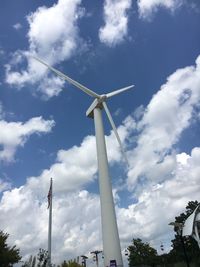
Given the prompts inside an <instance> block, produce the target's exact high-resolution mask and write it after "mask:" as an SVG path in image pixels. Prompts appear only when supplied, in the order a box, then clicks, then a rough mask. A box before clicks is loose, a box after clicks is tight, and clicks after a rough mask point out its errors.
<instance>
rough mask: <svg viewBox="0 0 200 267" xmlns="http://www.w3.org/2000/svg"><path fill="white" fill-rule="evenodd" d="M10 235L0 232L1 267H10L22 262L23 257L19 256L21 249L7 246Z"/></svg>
mask: <svg viewBox="0 0 200 267" xmlns="http://www.w3.org/2000/svg"><path fill="white" fill-rule="evenodd" d="M8 237H9V234H7V233H3V231H0V266H1V267H10V266H13V264H14V263H17V262H19V261H20V259H21V256H20V254H19V249H17V248H16V246H13V247H9V246H8V245H7V239H8Z"/></svg>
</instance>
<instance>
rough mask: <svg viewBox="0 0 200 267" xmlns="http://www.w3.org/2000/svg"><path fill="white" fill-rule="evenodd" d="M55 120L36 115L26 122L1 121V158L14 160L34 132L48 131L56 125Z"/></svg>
mask: <svg viewBox="0 0 200 267" xmlns="http://www.w3.org/2000/svg"><path fill="white" fill-rule="evenodd" d="M54 124H55V123H54V121H53V120H44V119H43V118H42V117H35V118H32V119H30V120H28V121H27V122H25V123H22V122H7V121H5V120H1V121H0V145H1V147H2V149H1V150H0V160H3V161H8V162H9V161H12V160H13V159H14V155H15V152H16V150H17V148H18V147H19V146H23V145H24V143H25V142H26V141H27V139H28V138H29V137H30V136H31V135H32V134H34V133H36V134H40V133H48V132H50V131H51V129H52V127H53V126H54Z"/></svg>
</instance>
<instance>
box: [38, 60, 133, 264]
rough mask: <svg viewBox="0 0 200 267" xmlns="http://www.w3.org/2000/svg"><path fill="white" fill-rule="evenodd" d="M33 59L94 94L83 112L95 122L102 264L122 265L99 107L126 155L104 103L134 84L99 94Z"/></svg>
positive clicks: (84, 90) (88, 92)
mask: <svg viewBox="0 0 200 267" xmlns="http://www.w3.org/2000/svg"><path fill="white" fill-rule="evenodd" d="M34 58H35V59H36V60H37V61H39V62H40V63H42V64H43V65H45V66H46V67H47V68H49V69H50V70H52V71H53V72H54V73H56V74H57V75H58V76H59V77H61V78H62V79H64V80H66V81H68V82H69V83H71V84H73V85H74V86H76V87H77V88H79V89H80V90H82V91H83V92H85V93H86V94H88V95H89V96H91V97H94V98H95V100H94V101H93V102H92V104H91V106H90V107H89V108H88V110H87V112H86V115H87V116H88V117H91V118H94V124H95V134H96V147H97V160H98V170H99V191H100V203H101V223H102V238H103V253H104V265H105V266H115V265H116V266H119V267H122V266H123V261H122V254H121V247H120V240H119V233H118V227H117V221H116V214H115V207H114V201H113V195H112V186H111V180H110V177H109V171H108V159H107V152H106V144H105V136H104V128H103V122H102V114H101V111H102V109H104V110H105V112H106V114H107V116H108V120H109V121H110V124H111V126H112V128H113V131H114V133H115V135H116V138H117V140H118V143H119V146H120V148H121V151H122V153H123V155H124V157H125V160H126V161H127V159H126V156H125V153H124V150H123V147H122V143H121V141H120V138H119V135H118V133H117V129H116V126H115V124H114V121H113V119H112V116H111V114H110V111H109V109H108V107H107V104H106V100H107V99H108V98H110V97H112V96H115V95H117V94H119V93H122V92H124V91H126V90H128V89H131V88H132V87H133V86H134V85H131V86H128V87H125V88H122V89H119V90H116V91H113V92H111V93H108V94H103V95H99V94H97V93H95V92H93V91H92V90H90V89H88V88H87V87H85V86H83V85H82V84H80V83H78V82H76V81H74V80H73V79H71V78H70V77H68V76H67V75H65V74H63V73H62V72H60V71H58V70H56V69H55V68H53V67H51V66H49V65H48V64H47V63H45V62H44V61H42V60H41V59H39V58H36V57H34Z"/></svg>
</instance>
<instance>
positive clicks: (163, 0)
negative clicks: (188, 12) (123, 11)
mask: <svg viewBox="0 0 200 267" xmlns="http://www.w3.org/2000/svg"><path fill="white" fill-rule="evenodd" d="M183 1H184V0H138V9H139V14H140V16H141V17H142V18H144V19H149V18H150V17H151V16H152V14H153V13H155V12H156V11H157V10H158V8H160V7H164V8H167V9H169V10H170V11H174V10H175V9H176V8H178V7H179V6H181V5H182V4H183Z"/></svg>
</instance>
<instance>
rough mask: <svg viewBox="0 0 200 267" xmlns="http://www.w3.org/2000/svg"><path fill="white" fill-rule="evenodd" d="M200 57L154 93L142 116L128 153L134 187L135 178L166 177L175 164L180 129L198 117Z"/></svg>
mask: <svg viewBox="0 0 200 267" xmlns="http://www.w3.org/2000/svg"><path fill="white" fill-rule="evenodd" d="M199 84H200V57H198V58H197V60H196V66H190V67H186V68H183V69H178V70H177V71H175V72H174V73H173V74H172V75H170V76H169V77H168V79H167V82H166V84H164V85H162V86H161V89H160V90H159V91H158V92H157V93H156V94H155V95H154V96H153V98H152V100H151V101H150V103H149V105H148V106H147V108H146V110H145V112H144V115H143V117H142V119H141V120H140V121H139V122H138V123H137V129H138V131H139V135H138V139H137V144H136V148H135V149H134V151H132V152H131V153H130V155H129V158H130V161H131V164H132V166H133V167H132V168H131V169H130V171H129V175H128V185H129V187H130V188H133V187H134V186H135V184H136V183H137V181H138V179H144V177H146V178H148V179H150V180H153V181H155V180H156V181H157V182H159V181H162V180H164V179H166V178H167V177H168V176H169V175H170V172H173V170H174V167H175V162H176V160H175V151H174V150H173V146H174V145H175V144H176V143H177V142H178V140H179V138H180V136H181V134H182V132H183V131H184V130H185V129H186V128H187V127H188V126H189V125H190V124H191V123H192V119H193V118H195V116H196V118H198V114H195V107H196V106H199V103H200V91H199Z"/></svg>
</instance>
